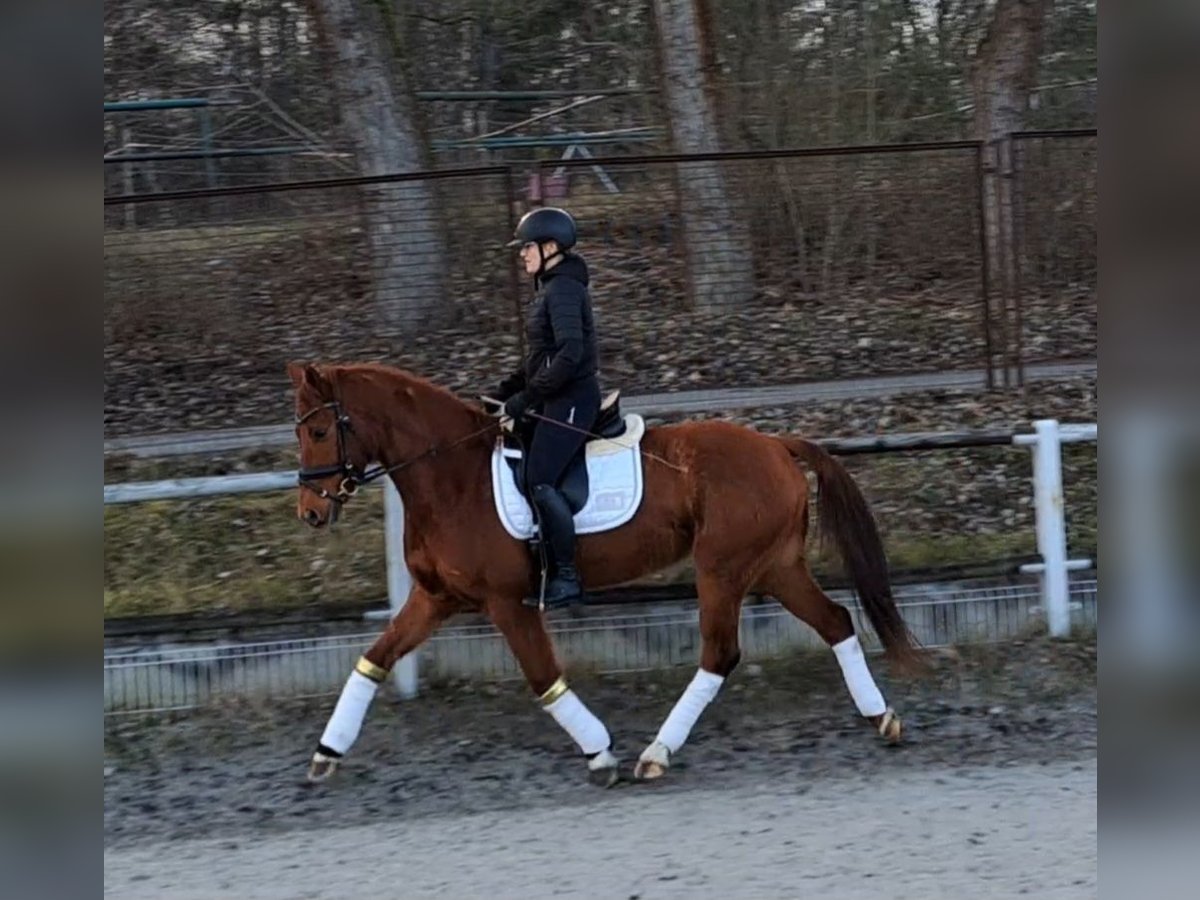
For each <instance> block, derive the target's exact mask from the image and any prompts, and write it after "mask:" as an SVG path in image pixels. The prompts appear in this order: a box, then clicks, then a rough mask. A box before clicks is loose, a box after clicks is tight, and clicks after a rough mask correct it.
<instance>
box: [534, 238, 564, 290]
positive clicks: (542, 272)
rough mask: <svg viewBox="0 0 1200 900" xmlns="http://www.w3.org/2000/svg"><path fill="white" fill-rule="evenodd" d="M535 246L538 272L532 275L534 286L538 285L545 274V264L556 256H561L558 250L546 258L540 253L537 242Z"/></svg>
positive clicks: (540, 249) (539, 245) (561, 252)
mask: <svg viewBox="0 0 1200 900" xmlns="http://www.w3.org/2000/svg"><path fill="white" fill-rule="evenodd" d="M535 246H536V247H537V252H538V270H537V272H536V273H534V276H533V280H534V284H540V283H541V281H542V276H543V275H545V274H546V263H548V262H549V261H550V260H552V259H554V257H556V256H562V255H563V251H562V249H561V248H560V249H558V250H555V251H554V252H553V253H551V254H550V255H549V256H547V255H546V254H545V253H543V252H542V245H541V242H538V243H537V244H536V245H535Z"/></svg>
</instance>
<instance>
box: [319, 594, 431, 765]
mask: <svg viewBox="0 0 1200 900" xmlns="http://www.w3.org/2000/svg"><path fill="white" fill-rule="evenodd" d="M448 612H449V611H448V610H447V609H446V605H445V604H444V603H442V602H440V601H439V600H438V599H437V598H436V597H434V596H433V595H431V594H430V593H429V592H428V591H426V590H424V589H423V588H421V587H417V586H414V587H413V589H412V593H410V594H409V595H408V602H406V603H405V604H404V608H403V609H401V610H400V613H399V614H398V615H397V616H396V617H395V618H394V619H392V621H391V624H389V625H388V627H387V630H386V631H384V633H383V634H381V635H380V636H379V638H378V639H377V640H376V641H375V643H374V644H372V645H371V648H370V649H369V650H367V652H366V653H364V654H363V655H362V656H361V657H360V658H359V660H358V662H357V663H355V665H354V671H352V672H351V673H350V677H349V678H347V679H346V685H345V687H343V688H342V695H341V696H340V697H339V698H338V702H337V706H335V707H334V709H333V715H331V716H330V717H329V722H328V724H326V726H325V732H324V733H323V734H322V735H321V741H320V743H318V744H317V750H316V752H315V753H314V754H313V758H312V763H311V765H310V766H309V769H308V780H309V781H324V780H325V779H326V778H328V777H329V776H330V775H332V774H333V772H334V770H335V769H336V768H337V766H338V761H339V760H340V759H341V758H342V757H343V756H344V755H345V754H346V753H347V752H348V751H349V750H350V747H351V746H352V745H353V744H354V742H355V740H357V739H358V733H359V730H360V729H361V728H362V723H363V719H365V718H366V715H367V708H368V707H369V706H370V705H371V701H372V700H373V699H374V698H375V692H376V691H378V690H379V685H380V684H381V683H382V682H383V680H384V679H385V678H387V675H388V672H390V671H391V669H392V666H394V665H396V663H397V662H399V661H400V659H401V657H403V656H404V655H405V654H406V653H411V652H412V651H413V650H415V649H416V648H417V647H418V646H420V645H421V644H422V643H423V642H424V641H425V639H426V638H428V637H429V636H430V635H431V634H433V632H434V630H435V629H436V628H437V627H438V625H440V624H441V623H442V622H443V621H444V620H445V619H446V616H447V615H448Z"/></svg>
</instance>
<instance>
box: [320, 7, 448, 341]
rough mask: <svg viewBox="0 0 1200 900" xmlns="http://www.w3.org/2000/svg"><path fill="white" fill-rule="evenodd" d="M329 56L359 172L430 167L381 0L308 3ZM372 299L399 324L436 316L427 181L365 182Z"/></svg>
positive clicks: (435, 244) (440, 284)
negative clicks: (332, 58)
mask: <svg viewBox="0 0 1200 900" xmlns="http://www.w3.org/2000/svg"><path fill="white" fill-rule="evenodd" d="M310 6H311V7H312V9H313V12H314V14H315V16H316V18H317V21H318V23H319V27H320V29H321V31H322V33H323V37H324V38H325V39H326V40H327V41H329V42H330V44H331V46H332V48H333V50H334V55H335V59H336V64H335V66H334V69H333V73H332V75H333V85H334V89H335V91H336V92H337V96H338V100H339V103H340V106H341V117H342V124H343V126H344V127H345V129H346V132H347V134H349V136H350V138H351V140H353V142H354V145H355V150H356V156H357V159H358V165H359V170H360V171H361V173H362V174H363V175H387V174H393V173H402V172H416V171H420V170H422V169H426V168H428V167H429V166H428V159H427V156H426V150H425V141H424V135H423V134H422V132H421V128H420V124H419V121H418V113H417V105H416V98H415V97H414V95H413V90H412V85H411V84H409V83H408V78H407V73H406V72H405V70H404V68H403V66H402V65H401V62H400V59H399V58H398V57H399V56H400V48H399V43H400V39H399V36H398V32H397V27H398V26H397V22H396V20H395V16H394V13H393V8H392V5H391V3H390V2H389V0H310ZM363 194H364V205H365V210H366V226H367V234H368V240H369V242H370V248H371V274H372V284H373V289H374V301H375V305H376V308H377V309H378V311H379V313H380V314H381V317H382V320H383V321H384V322H385V323H387V324H389V325H391V326H393V327H394V328H396V329H398V330H400V329H405V328H408V327H410V326H413V325H416V324H427V323H428V322H430V321H431V320H436V318H437V317H439V316H440V315H441V314H442V312H443V311H444V310H446V309H447V308H448V305H447V304H445V303H443V302H442V301H443V297H442V292H443V290H444V275H445V273H444V269H443V265H444V259H445V238H444V235H443V234H442V231H441V221H440V218H439V215H438V207H437V202H436V197H435V195H434V185H433V182H430V181H425V180H415V181H401V182H396V183H393V184H384V185H372V186H369V187H365V188H363Z"/></svg>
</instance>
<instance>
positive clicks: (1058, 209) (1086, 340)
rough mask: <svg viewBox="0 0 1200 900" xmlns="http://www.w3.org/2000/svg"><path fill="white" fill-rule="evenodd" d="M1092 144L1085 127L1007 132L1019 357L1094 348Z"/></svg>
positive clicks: (1028, 358) (1095, 159)
mask: <svg viewBox="0 0 1200 900" xmlns="http://www.w3.org/2000/svg"><path fill="white" fill-rule="evenodd" d="M1097 148H1098V142H1097V137H1096V133H1095V132H1094V131H1091V130H1084V131H1079V132H1074V133H1072V132H1066V133H1058V132H1050V133H1045V132H1028V133H1024V134H1017V135H1014V136H1013V168H1014V173H1013V174H1014V178H1015V181H1016V185H1017V187H1016V191H1015V192H1014V194H1015V203H1014V205H1015V209H1014V218H1015V219H1016V223H1015V239H1016V242H1017V260H1018V263H1017V270H1016V276H1017V284H1016V285H1015V289H1016V292H1017V294H1018V300H1019V306H1018V308H1019V309H1020V311H1021V317H1022V319H1023V322H1022V335H1021V341H1022V348H1021V349H1022V356H1023V358H1024V359H1025V361H1026V362H1037V361H1040V360H1046V359H1062V358H1065V357H1071V356H1080V357H1082V356H1092V355H1094V354H1095V352H1096V346H1097V309H1098V302H1097V293H1096V279H1097V229H1098V225H1099V218H1098V205H1099V185H1098V178H1099V170H1098V153H1097Z"/></svg>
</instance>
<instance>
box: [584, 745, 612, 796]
mask: <svg viewBox="0 0 1200 900" xmlns="http://www.w3.org/2000/svg"><path fill="white" fill-rule="evenodd" d="M619 765H620V761H619V760H618V759H617V758H616V757H615V756H613V754H612V752H611V751H609V750H601V751H600V752H599V753H597V754H596V755H595V756H593V757H592V758H591V759H589V760H588V781H590V782H591V783H592V784H594V785H596V787H602V788H610V787H612V786H613V785H614V784H616V783H617V776H618V775H619V774H620V773H619V771H618V768H617V767H618V766H619Z"/></svg>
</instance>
